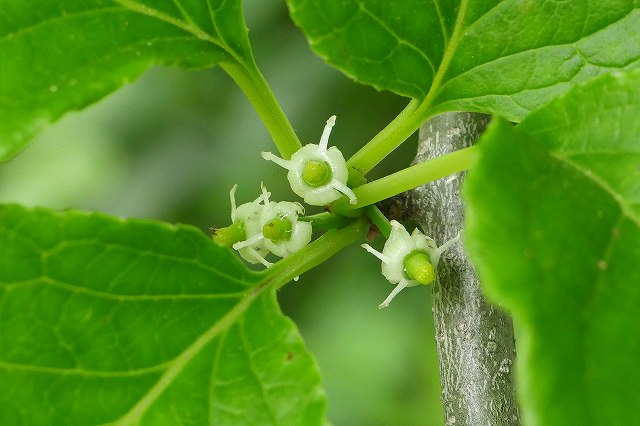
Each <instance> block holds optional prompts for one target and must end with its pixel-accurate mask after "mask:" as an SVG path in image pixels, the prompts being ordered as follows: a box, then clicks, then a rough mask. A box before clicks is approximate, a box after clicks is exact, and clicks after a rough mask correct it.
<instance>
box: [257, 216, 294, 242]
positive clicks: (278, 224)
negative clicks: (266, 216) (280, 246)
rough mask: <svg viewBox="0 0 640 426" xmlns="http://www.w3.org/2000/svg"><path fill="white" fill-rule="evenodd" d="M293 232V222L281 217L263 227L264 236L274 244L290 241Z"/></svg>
mask: <svg viewBox="0 0 640 426" xmlns="http://www.w3.org/2000/svg"><path fill="white" fill-rule="evenodd" d="M291 231H292V225H291V222H290V221H288V220H287V219H286V218H284V217H279V216H278V217H276V218H275V219H273V220H272V221H271V222H268V223H265V224H264V226H263V227H262V235H264V237H265V238H267V239H269V240H271V241H273V242H274V243H278V242H281V241H289V240H290V239H291Z"/></svg>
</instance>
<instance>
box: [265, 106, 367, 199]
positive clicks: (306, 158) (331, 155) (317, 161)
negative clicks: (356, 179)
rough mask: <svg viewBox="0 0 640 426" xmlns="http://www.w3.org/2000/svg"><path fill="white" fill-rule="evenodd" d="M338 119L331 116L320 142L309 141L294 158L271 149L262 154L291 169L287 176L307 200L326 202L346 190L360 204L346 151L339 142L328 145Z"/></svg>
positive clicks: (300, 194) (290, 182) (292, 186)
mask: <svg viewBox="0 0 640 426" xmlns="http://www.w3.org/2000/svg"><path fill="white" fill-rule="evenodd" d="M335 123H336V116H335V115H333V116H331V117H330V118H329V119H328V120H327V125H326V126H325V127H324V131H323V132H322V137H321V138H320V143H319V144H318V145H316V144H307V145H305V146H303V147H302V148H300V149H299V150H298V151H296V153H295V154H293V155H292V156H291V159H290V160H284V159H282V158H280V157H277V156H275V155H274V154H272V153H271V152H263V153H262V158H264V159H265V160H270V161H273V162H274V163H276V164H278V165H279V166H281V167H284V168H285V169H287V170H289V172H288V173H287V179H288V180H289V184H290V185H291V189H293V192H295V193H296V194H298V195H299V196H300V197H302V198H303V199H304V201H305V202H306V203H307V204H311V205H314V206H324V205H326V204H329V203H331V202H333V201H335V200H337V199H338V198H340V197H341V196H342V195H343V194H344V195H346V196H347V197H349V202H350V203H351V204H356V203H357V199H356V195H355V194H354V193H353V191H352V190H351V188H349V187H348V186H347V178H348V177H349V172H348V169H347V162H346V161H345V159H344V157H343V156H342V152H340V150H339V149H338V148H336V147H335V146H332V147H331V148H327V146H328V144H329V135H330V134H331V129H332V128H333V126H334V124H335Z"/></svg>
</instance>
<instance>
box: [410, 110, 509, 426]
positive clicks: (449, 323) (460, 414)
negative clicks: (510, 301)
mask: <svg viewBox="0 0 640 426" xmlns="http://www.w3.org/2000/svg"><path fill="white" fill-rule="evenodd" d="M488 121H489V116H487V115H483V114H476V113H448V114H443V115H440V116H438V117H435V118H434V119H432V120H430V121H429V122H427V123H425V124H424V125H423V126H422V128H421V129H420V143H419V146H418V153H417V155H416V159H415V162H422V161H424V160H426V159H429V158H434V157H438V156H440V155H443V154H446V153H448V152H451V151H455V150H458V149H462V148H465V147H468V146H470V145H472V144H473V143H474V142H475V141H476V140H477V139H478V137H479V135H480V134H481V133H482V132H483V131H484V129H485V127H486V125H487V123H488ZM464 176H465V173H459V174H457V175H455V176H450V177H448V178H445V179H440V180H438V181H436V182H431V183H430V184H427V185H423V186H421V187H419V188H416V189H415V190H413V191H411V192H410V194H409V198H408V203H409V206H408V207H409V208H408V210H409V213H410V216H411V217H412V218H413V219H415V220H416V221H418V222H419V223H420V224H421V225H422V227H423V229H424V230H425V232H426V233H427V235H429V236H431V237H432V238H433V239H434V240H435V241H436V243H437V244H438V245H441V244H442V243H443V242H445V241H446V240H448V239H449V238H452V237H454V236H455V235H456V234H457V233H458V231H461V230H462V229H463V222H464V208H463V204H462V199H461V197H460V189H461V186H462V182H463V180H464ZM438 277H439V278H438V280H437V282H436V283H435V284H434V286H433V315H434V321H435V328H436V343H437V347H438V355H439V364H440V382H441V385H442V395H441V398H442V404H443V408H444V415H445V425H469V426H471V425H473V426H484V425H487V426H496V425H519V424H520V421H519V414H518V406H517V401H516V396H515V387H514V369H513V367H514V361H515V342H514V334H513V322H512V320H511V318H510V317H509V316H508V315H506V314H505V313H503V312H502V311H500V310H499V309H497V308H496V307H494V306H493V305H492V304H490V303H489V302H487V301H486V300H485V298H484V296H483V295H482V292H481V289H480V282H479V280H478V277H477V275H476V273H475V272H474V269H473V267H472V266H471V264H470V263H469V260H468V258H467V256H466V254H465V252H464V250H463V245H462V242H458V243H457V244H456V245H455V246H454V247H453V248H452V249H450V250H449V251H448V252H447V253H445V254H444V255H443V257H442V259H441V263H440V265H439V266H438Z"/></svg>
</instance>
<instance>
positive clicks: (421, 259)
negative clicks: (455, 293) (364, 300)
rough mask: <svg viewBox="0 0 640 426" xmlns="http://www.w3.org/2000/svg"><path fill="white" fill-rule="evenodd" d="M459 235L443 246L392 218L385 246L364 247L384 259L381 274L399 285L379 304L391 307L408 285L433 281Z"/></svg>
mask: <svg viewBox="0 0 640 426" xmlns="http://www.w3.org/2000/svg"><path fill="white" fill-rule="evenodd" d="M458 239H459V235H456V236H455V237H454V238H452V239H450V240H449V241H447V242H446V243H444V244H443V245H441V246H440V247H438V246H437V245H436V243H435V242H434V241H433V240H432V239H431V238H429V237H427V236H426V235H424V234H423V233H422V232H420V231H419V230H418V229H415V230H414V231H413V233H412V234H411V235H409V232H407V230H406V229H405V228H404V226H402V225H401V224H400V223H398V222H397V221H395V220H392V221H391V234H390V235H389V239H388V240H387V242H386V243H385V245H384V248H383V249H382V253H380V252H379V251H377V250H375V249H374V248H373V247H371V246H370V245H369V244H363V245H362V247H363V248H364V249H365V250H367V251H368V252H369V253H371V254H373V255H374V256H376V257H377V258H378V259H380V260H381V261H382V275H384V276H385V278H386V279H387V280H389V282H390V283H392V284H396V287H395V288H394V289H393V290H392V291H391V293H390V294H389V296H387V298H386V299H384V301H383V302H382V303H381V304H380V305H379V307H380V308H385V307H387V306H389V303H391V300H393V298H394V297H396V295H397V294H398V293H400V292H401V291H402V290H403V289H404V288H405V287H413V286H416V285H418V284H424V285H427V284H430V283H432V282H433V280H434V279H435V277H436V272H435V271H436V269H437V267H438V263H439V261H440V256H441V255H442V253H443V252H444V251H445V250H447V249H449V248H450V247H451V246H452V245H453V244H455V242H456V241H458Z"/></svg>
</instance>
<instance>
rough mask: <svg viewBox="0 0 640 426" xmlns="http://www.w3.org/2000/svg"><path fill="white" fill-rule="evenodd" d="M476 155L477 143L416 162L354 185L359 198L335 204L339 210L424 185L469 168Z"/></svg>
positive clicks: (366, 203) (355, 207) (353, 207)
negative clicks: (350, 201) (354, 201)
mask: <svg viewBox="0 0 640 426" xmlns="http://www.w3.org/2000/svg"><path fill="white" fill-rule="evenodd" d="M476 156H477V147H476V146H471V147H469V148H465V149H461V150H459V151H455V152H452V153H450V154H446V155H442V156H440V157H437V158H434V159H432V160H429V161H425V162H423V163H419V164H416V165H413V166H411V167H408V168H406V169H404V170H400V171H399V172H396V173H393V174H391V175H389V176H386V177H383V178H382V179H378V180H375V181H373V182H369V183H366V184H364V185H362V186H359V187H357V188H354V189H353V192H354V193H355V194H356V197H358V202H357V203H356V204H349V203H347V202H344V200H342V199H341V200H338V201H337V202H336V203H335V204H334V208H335V209H336V211H340V210H343V209H357V208H361V207H364V206H368V205H369V204H374V203H377V202H378V201H382V200H385V199H387V198H390V197H393V196H394V195H397V194H400V193H402V192H404V191H407V190H409V189H412V188H416V187H418V186H420V185H424V184H425V183H427V182H432V181H434V180H438V179H441V178H443V177H445V176H448V175H450V174H453V173H458V172H461V171H464V170H468V169H470V168H471V166H472V165H473V163H474V161H475V159H476Z"/></svg>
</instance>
